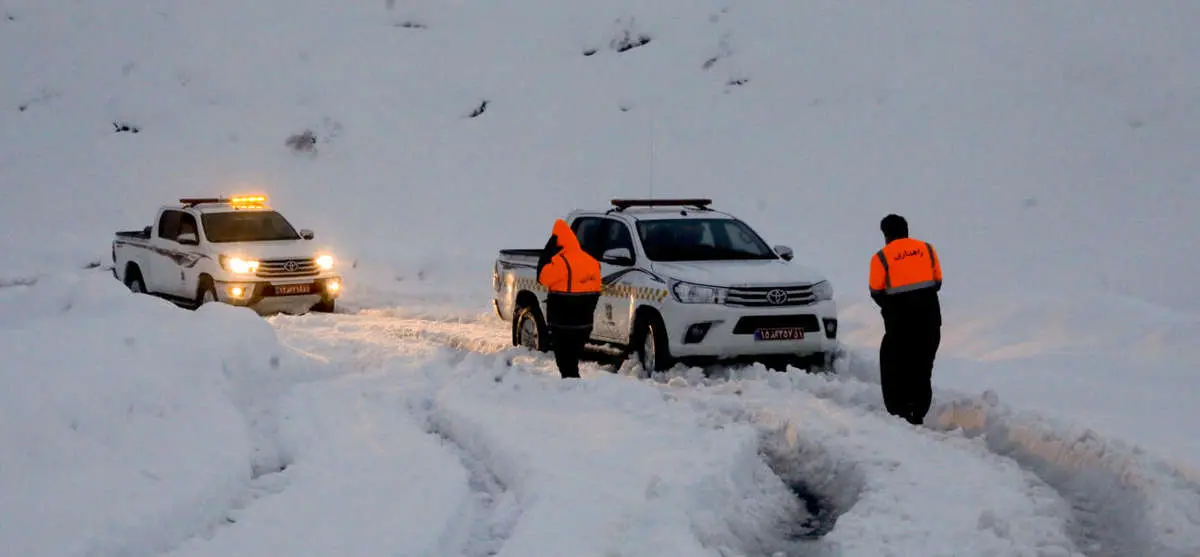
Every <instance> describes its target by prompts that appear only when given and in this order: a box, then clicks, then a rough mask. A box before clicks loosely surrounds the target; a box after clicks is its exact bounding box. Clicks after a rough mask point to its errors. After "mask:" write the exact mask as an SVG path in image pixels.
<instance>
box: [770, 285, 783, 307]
mask: <svg viewBox="0 0 1200 557" xmlns="http://www.w3.org/2000/svg"><path fill="white" fill-rule="evenodd" d="M787 300H788V295H787V291H786V290H783V289H781V288H776V289H774V290H772V291H770V292H767V302H769V303H770V304H771V305H774V306H779V305H783V304H785V303H787Z"/></svg>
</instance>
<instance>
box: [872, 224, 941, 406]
mask: <svg viewBox="0 0 1200 557" xmlns="http://www.w3.org/2000/svg"><path fill="white" fill-rule="evenodd" d="M879 228H880V231H881V232H883V237H884V240H885V241H886V245H885V246H884V248H883V249H881V250H879V251H878V252H877V253H875V255H874V256H872V257H871V276H870V286H871V298H872V299H874V300H875V303H876V304H878V305H879V309H880V313H881V314H882V316H883V325H884V335H883V341H882V342H880V344H879V378H880V384H881V385H880V386H881V389H882V391H883V403H884V406H885V407H886V408H887V411H888V413H890V414H892V415H894V416H898V417H901V418H904V419H905V420H907V421H908V422H909V423H912V424H914V425H919V424H921V423H923V422H924V420H925V414H926V413H928V412H929V406H930V404H931V403H932V401H933V387H932V384H931V381H932V378H933V361H934V359H935V358H936V356H937V350H938V346H939V344H940V343H941V339H942V309H941V302H940V301H939V300H938V292H939V291H940V290H941V289H942V262H941V258H939V257H938V255H937V252H936V251H934V249H933V245H932V244H930V243H929V242H923V241H921V240H917V239H914V238H909V237H908V221H906V220H905V219H904V217H901V216H899V215H895V214H890V215H888V216H886V217H884V218H883V220H882V221H880V223H879Z"/></svg>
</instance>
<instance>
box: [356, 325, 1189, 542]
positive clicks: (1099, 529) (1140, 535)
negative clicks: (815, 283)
mask: <svg viewBox="0 0 1200 557" xmlns="http://www.w3.org/2000/svg"><path fill="white" fill-rule="evenodd" d="M363 317H365V316H363ZM365 321H366V322H365V323H362V325H364V326H366V327H368V328H371V329H373V330H375V331H376V332H380V333H384V334H388V335H391V336H393V337H394V338H404V339H419V340H424V341H428V342H431V343H436V344H440V345H442V346H446V347H449V348H451V349H454V350H456V351H472V352H482V353H492V354H496V353H502V352H509V353H511V354H514V355H515V354H529V353H528V352H527V351H524V350H521V349H516V348H513V347H512V346H511V343H510V342H509V338H508V331H507V329H506V328H504V327H503V326H502V325H500V324H497V325H496V326H488V325H487V324H486V322H484V321H482V320H477V321H472V320H470V319H462V318H453V319H447V320H438V319H428V318H416V319H413V318H398V319H397V318H388V317H385V316H383V315H380V316H371V317H365ZM533 356H534V357H535V358H537V357H539V356H540V355H537V354H533ZM851 362H852V364H853V359H852V360H851ZM718 369H721V368H718ZM723 369H724V370H725V371H724V373H725V374H726V377H725V378H721V377H720V373H721V372H718V377H717V378H716V381H722V380H728V379H733V380H737V378H738V376H739V373H740V372H739V369H742V368H739V367H729V368H723ZM772 373H773V372H772ZM853 375H855V376H863V377H869V374H866V375H864V372H863V371H862V370H854V371H853ZM787 377H788V378H789V380H790V382H791V385H790V387H791V388H794V389H799V390H803V391H806V392H808V393H810V394H812V395H814V396H817V397H818V398H820V399H823V400H827V401H829V402H832V403H835V404H837V405H839V406H842V407H845V408H850V409H856V408H857V409H860V410H869V411H871V412H874V413H876V414H878V415H880V416H882V417H885V418H887V417H888V416H887V414H886V411H885V410H884V408H883V404H882V398H881V397H880V395H879V394H878V384H877V383H873V382H863V381H861V380H859V379H856V378H849V377H846V376H837V377H834V378H832V379H831V378H824V377H818V376H810V375H800V374H795V373H793V374H788V375H787ZM663 378H665V379H666V380H667V381H672V382H674V384H676V385H677V384H679V382H680V381H682V382H683V384H688V383H693V384H694V383H696V382H697V380H696V374H695V373H694V372H691V371H689V372H684V373H681V372H678V371H676V372H671V373H667V374H665V375H664V376H663ZM660 379H661V378H660ZM648 381H653V380H648ZM700 382H701V383H708V384H713V383H714V381H710V380H701V381H700ZM989 398H990V397H987V396H984V397H970V396H967V395H962V394H957V393H947V392H945V391H941V390H939V391H938V392H937V395H936V400H935V404H934V406H933V407H932V408H931V410H930V414H929V418H927V425H926V426H925V429H926V430H928V431H937V432H941V433H948V432H952V431H955V430H959V431H958V433H959V434H960V435H962V436H963V437H966V438H971V439H976V440H977V441H978V442H979V444H980V445H981V446H983V447H984V448H986V449H987V450H988V451H989V452H991V453H992V454H994V455H996V456H998V457H1002V458H1005V459H1009V460H1011V461H1012V462H1014V463H1016V464H1017V465H1018V466H1020V467H1021V468H1022V469H1023V470H1025V471H1026V472H1028V473H1029V474H1031V475H1032V476H1033V477H1035V478H1037V480H1038V481H1040V482H1042V483H1044V484H1045V485H1047V486H1048V487H1049V488H1051V489H1053V490H1054V491H1055V492H1056V493H1057V494H1058V496H1059V497H1061V498H1062V499H1063V500H1065V501H1066V502H1067V503H1069V505H1070V510H1071V518H1070V521H1069V523H1068V526H1069V533H1070V534H1071V537H1072V539H1073V540H1074V542H1075V543H1076V545H1077V546H1078V547H1079V548H1080V549H1081V550H1082V551H1083V553H1085V554H1086V555H1089V556H1091V557H1135V556H1136V557H1143V556H1154V557H1159V556H1161V557H1183V556H1194V555H1197V554H1200V541H1197V537H1198V535H1197V534H1193V533H1192V532H1200V482H1198V481H1197V480H1196V479H1195V478H1190V477H1188V476H1187V475H1186V474H1184V473H1183V472H1182V471H1180V470H1178V469H1177V468H1175V467H1172V466H1170V465H1169V464H1167V463H1164V462H1160V461H1156V460H1154V459H1153V458H1152V457H1150V456H1149V455H1145V454H1144V453H1142V452H1140V451H1139V450H1137V449H1132V448H1126V447H1120V446H1118V445H1117V444H1114V443H1113V442H1111V441H1105V440H1103V439H1100V438H1098V437H1096V436H1095V434H1094V433H1092V432H1090V431H1088V430H1083V431H1079V432H1072V431H1071V428H1069V427H1066V426H1059V425H1051V424H1048V423H1047V422H1046V421H1045V419H1044V418H1041V417H1037V416H1018V415H1016V414H1014V413H1012V412H1011V411H1008V410H1007V409H1005V408H1003V407H1000V406H999V405H998V404H997V403H996V401H995V400H994V399H992V400H989Z"/></svg>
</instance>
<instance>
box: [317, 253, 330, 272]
mask: <svg viewBox="0 0 1200 557" xmlns="http://www.w3.org/2000/svg"><path fill="white" fill-rule="evenodd" d="M317 266H318V267H320V268H321V270H322V271H328V270H330V269H332V268H333V256H332V255H320V256H317Z"/></svg>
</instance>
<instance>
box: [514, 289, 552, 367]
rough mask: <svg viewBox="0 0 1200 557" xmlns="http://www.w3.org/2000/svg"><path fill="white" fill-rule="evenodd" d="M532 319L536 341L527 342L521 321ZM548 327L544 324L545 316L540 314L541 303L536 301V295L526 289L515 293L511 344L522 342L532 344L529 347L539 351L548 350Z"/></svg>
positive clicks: (518, 344)
mask: <svg viewBox="0 0 1200 557" xmlns="http://www.w3.org/2000/svg"><path fill="white" fill-rule="evenodd" d="M529 320H532V321H533V326H534V332H533V334H534V336H535V337H536V341H533V342H527V339H525V338H524V336H525V335H524V333H523V332H522V327H523V325H524V323H523V322H522V321H529ZM548 332H549V327H547V326H546V318H545V317H544V316H543V315H542V308H541V304H539V303H538V299H537V295H535V294H534V293H533V292H530V291H528V290H524V291H521V292H519V293H517V297H516V301H515V303H514V304H513V317H512V344H513V346H521V345H522V344H532V345H533V346H531V348H533V349H535V350H538V351H540V352H547V351H549V350H550V340H549V338H548Z"/></svg>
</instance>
